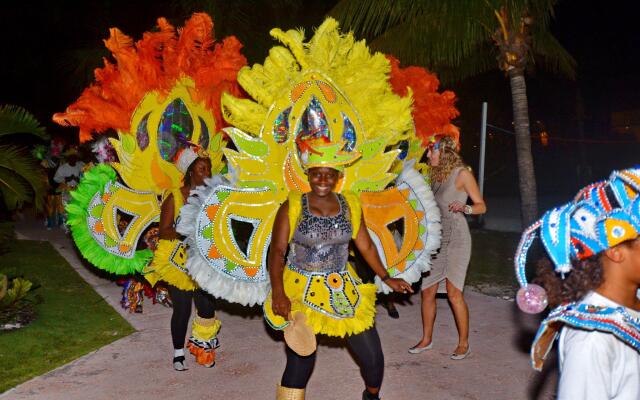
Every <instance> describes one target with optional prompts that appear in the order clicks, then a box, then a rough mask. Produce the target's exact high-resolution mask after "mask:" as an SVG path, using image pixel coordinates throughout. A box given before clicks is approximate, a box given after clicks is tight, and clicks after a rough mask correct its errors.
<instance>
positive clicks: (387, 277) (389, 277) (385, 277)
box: [380, 274, 391, 282]
mask: <svg viewBox="0 0 640 400" xmlns="http://www.w3.org/2000/svg"><path fill="white" fill-rule="evenodd" d="M389 279H391V275H389V274H387V275H385V276H384V277H383V278H380V280H381V281H382V282H386V281H388V280H389Z"/></svg>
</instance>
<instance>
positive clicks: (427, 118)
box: [387, 55, 460, 145]
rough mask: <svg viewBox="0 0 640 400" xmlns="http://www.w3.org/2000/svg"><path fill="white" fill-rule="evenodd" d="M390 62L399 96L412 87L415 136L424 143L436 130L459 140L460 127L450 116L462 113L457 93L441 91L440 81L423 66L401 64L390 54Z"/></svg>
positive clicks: (453, 116)
mask: <svg viewBox="0 0 640 400" xmlns="http://www.w3.org/2000/svg"><path fill="white" fill-rule="evenodd" d="M387 59H388V60H389V62H390V63H391V78H390V80H389V81H390V83H391V86H393V91H394V93H396V94H397V95H399V96H406V95H407V90H408V89H407V88H411V90H412V91H413V120H414V121H415V125H416V136H418V137H419V138H420V139H421V140H422V143H423V144H425V145H426V144H427V143H428V142H429V139H430V138H431V137H432V136H433V135H435V134H445V135H447V136H451V137H452V138H454V139H455V141H456V142H457V143H459V138H460V130H459V129H458V127H457V126H455V125H453V124H452V123H451V120H453V119H454V118H456V117H457V116H458V115H460V112H459V111H458V109H457V108H456V107H455V105H454V104H455V101H456V95H455V93H453V92H452V91H450V90H446V91H444V92H442V93H438V86H440V81H438V78H437V77H436V76H435V75H434V74H432V73H431V72H429V71H427V70H426V69H424V68H422V67H415V66H412V67H407V68H400V61H399V60H398V59H396V58H395V57H393V56H391V55H387Z"/></svg>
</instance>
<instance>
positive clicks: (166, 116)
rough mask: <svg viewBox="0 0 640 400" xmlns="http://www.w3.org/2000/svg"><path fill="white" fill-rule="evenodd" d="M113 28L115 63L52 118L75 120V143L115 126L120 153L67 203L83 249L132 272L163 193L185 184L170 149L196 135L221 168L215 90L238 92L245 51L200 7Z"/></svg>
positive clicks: (107, 266)
mask: <svg viewBox="0 0 640 400" xmlns="http://www.w3.org/2000/svg"><path fill="white" fill-rule="evenodd" d="M109 33H110V37H109V38H108V39H107V40H105V45H106V47H107V49H108V50H109V51H110V52H111V53H112V56H113V59H114V60H115V61H116V62H115V63H111V62H110V61H108V60H107V59H105V65H104V67H102V68H99V69H96V72H95V82H94V83H93V84H92V85H91V86H90V87H88V88H87V89H85V90H84V91H83V93H82V95H81V96H80V97H79V98H78V99H77V100H76V101H75V102H74V103H73V104H71V105H70V106H69V107H67V109H66V110H65V112H62V113H57V114H55V115H54V116H53V119H54V121H55V122H57V123H58V124H60V125H63V126H75V127H78V128H79V129H80V141H81V142H88V141H90V140H92V139H93V138H94V135H96V136H98V135H99V134H100V133H103V132H105V131H107V130H114V131H116V132H117V138H110V139H109V142H110V143H111V145H112V146H113V150H114V151H115V152H116V154H117V161H112V160H105V161H111V162H100V163H99V164H97V165H96V166H95V167H93V168H92V169H90V170H89V171H87V172H86V173H85V174H84V177H83V178H82V179H81V180H80V184H79V185H78V188H77V189H76V190H75V191H74V192H73V194H72V200H71V202H70V203H69V204H68V205H67V207H66V210H67V212H68V225H69V226H70V228H71V233H72V236H73V239H74V241H75V243H76V246H77V247H78V249H79V250H80V253H81V254H82V255H83V256H84V258H86V259H87V260H88V261H89V262H90V263H91V264H93V265H94V266H96V267H97V268H99V269H103V270H106V271H108V272H110V273H114V274H118V275H129V274H133V273H139V272H141V271H142V269H143V268H145V266H147V264H148V263H149V262H150V260H151V258H152V257H153V253H152V250H151V249H149V248H145V247H144V246H142V245H140V244H141V240H140V239H141V238H142V237H144V236H145V233H146V232H149V230H151V229H153V225H154V224H156V223H157V222H158V220H159V216H160V201H159V199H163V198H164V196H166V194H167V193H171V191H173V190H176V189H178V188H179V187H180V186H181V185H182V178H183V175H184V173H183V172H181V171H180V170H179V169H178V168H177V167H176V165H175V164H174V158H175V156H176V154H177V153H178V152H179V151H181V150H183V149H185V148H186V147H188V146H189V145H190V144H197V145H199V146H201V147H202V148H204V149H206V150H207V152H208V153H209V158H210V160H211V164H212V169H211V172H212V173H214V174H215V173H219V172H220V171H221V170H222V169H223V167H224V165H225V163H224V162H223V160H222V148H223V147H224V146H225V145H226V141H225V140H224V135H223V133H222V132H221V129H222V128H223V127H224V126H225V123H224V120H223V118H222V115H221V109H220V95H221V93H222V92H223V91H225V92H228V93H234V94H235V95H238V96H241V93H240V89H239V85H238V83H237V80H236V77H237V72H238V70H239V69H240V68H241V67H242V66H243V65H245V64H246V60H245V58H244V57H243V56H242V54H241V53H240V48H241V47H242V45H241V44H240V42H239V41H238V40H237V39H236V38H235V37H228V38H226V39H224V40H223V41H220V42H216V40H215V38H214V37H213V21H212V19H211V17H209V16H208V15H206V14H203V13H196V14H194V15H193V16H192V17H191V18H190V19H189V20H188V21H187V22H186V24H185V25H184V26H182V27H181V28H180V29H176V27H174V26H173V25H171V24H170V23H169V22H168V21H167V20H166V19H164V18H159V19H158V26H157V29H155V30H154V31H152V32H146V33H145V34H144V35H143V37H142V39H140V40H138V41H135V42H134V40H133V39H132V38H131V37H129V36H127V35H125V34H124V33H123V32H121V31H120V30H119V29H117V28H112V29H111V30H110V32H109ZM98 137H100V136H98ZM176 211H177V209H176ZM173 250H175V247H174V246H172V245H169V244H168V243H163V244H162V245H161V246H160V248H159V249H158V252H160V253H162V254H164V258H167V259H168V258H170V257H171V255H172V254H173ZM167 279H168V278H167ZM182 281H183V282H182V284H181V283H180V282H176V283H177V285H178V286H184V285H185V284H186V283H185V282H186V281H187V280H186V279H182Z"/></svg>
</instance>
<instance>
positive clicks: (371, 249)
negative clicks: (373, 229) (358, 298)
mask: <svg viewBox="0 0 640 400" xmlns="http://www.w3.org/2000/svg"><path fill="white" fill-rule="evenodd" d="M354 242H355V244H356V247H357V248H358V250H359V251H360V254H362V257H364V259H365V261H366V262H367V264H369V266H370V267H371V269H372V270H373V272H375V273H376V275H378V276H379V277H380V279H382V281H383V282H384V283H386V284H387V285H389V287H390V288H391V289H393V290H394V291H396V292H400V293H413V289H411V285H410V284H408V283H407V282H406V281H405V280H404V279H400V278H391V277H389V274H388V273H387V270H386V269H385V268H384V265H382V261H381V260H380V256H379V255H378V249H376V246H375V244H373V240H371V236H369V231H367V225H365V222H364V214H363V215H362V221H361V222H360V230H359V231H358V235H357V236H356V239H355V241H354Z"/></svg>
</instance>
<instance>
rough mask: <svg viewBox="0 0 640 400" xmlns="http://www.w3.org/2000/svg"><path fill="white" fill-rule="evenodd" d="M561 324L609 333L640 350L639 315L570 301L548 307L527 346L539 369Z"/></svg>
mask: <svg viewBox="0 0 640 400" xmlns="http://www.w3.org/2000/svg"><path fill="white" fill-rule="evenodd" d="M562 325H568V326H571V327H574V328H578V329H583V330H588V331H600V332H605V333H610V334H612V335H614V336H616V337H617V338H618V339H620V340H621V341H623V342H624V343H626V344H627V345H629V346H631V347H633V348H634V349H635V350H636V351H640V319H638V318H634V317H632V316H631V315H629V313H628V312H627V311H626V310H625V309H624V308H623V307H602V306H593V305H589V304H576V303H570V304H566V305H562V306H560V307H557V308H555V309H554V310H552V311H551V312H550V313H549V315H548V316H547V318H545V319H544V321H542V324H541V325H540V328H539V329H538V333H537V334H536V337H535V339H534V341H533V345H532V346H531V364H532V365H533V368H534V369H536V370H538V371H540V370H542V364H543V362H544V359H545V358H546V357H547V354H548V353H549V351H550V350H551V347H552V345H553V341H554V340H555V338H556V337H557V336H558V331H559V330H560V328H561V327H562Z"/></svg>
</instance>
